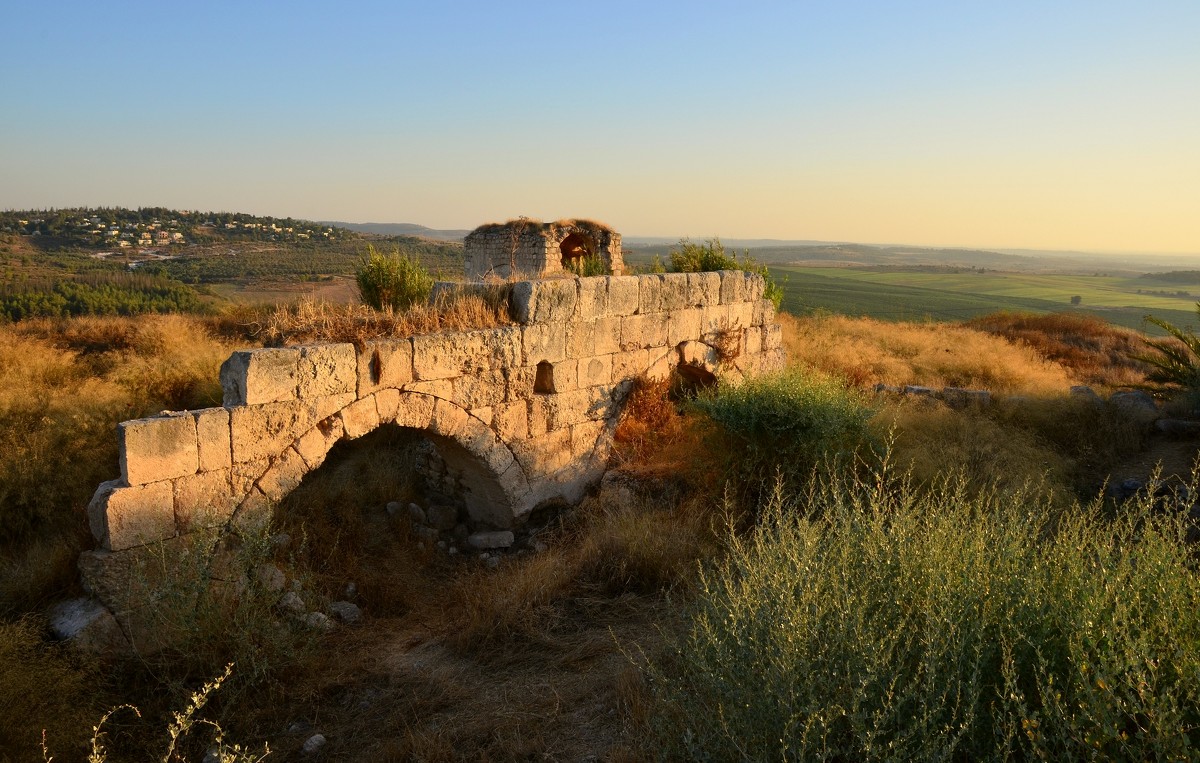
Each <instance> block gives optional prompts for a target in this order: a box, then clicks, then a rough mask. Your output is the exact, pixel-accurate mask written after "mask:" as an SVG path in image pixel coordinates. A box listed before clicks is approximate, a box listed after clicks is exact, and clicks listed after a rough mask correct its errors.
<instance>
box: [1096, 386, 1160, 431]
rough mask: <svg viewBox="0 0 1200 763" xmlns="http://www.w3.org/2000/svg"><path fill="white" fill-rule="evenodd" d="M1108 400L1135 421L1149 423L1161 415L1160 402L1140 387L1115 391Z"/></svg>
mask: <svg viewBox="0 0 1200 763" xmlns="http://www.w3.org/2000/svg"><path fill="white" fill-rule="evenodd" d="M1108 402H1110V403H1112V404H1113V406H1115V407H1116V409H1117V410H1118V411H1120V412H1121V413H1122V414H1124V415H1125V416H1127V417H1128V418H1130V419H1134V420H1135V421H1141V422H1146V423H1148V422H1151V421H1154V420H1155V419H1157V418H1158V416H1159V412H1158V404H1157V403H1155V402H1154V398H1153V397H1151V396H1150V393H1148V392H1144V391H1142V390H1140V389H1137V390H1127V391H1122V392H1114V393H1112V395H1110V396H1109V398H1108Z"/></svg>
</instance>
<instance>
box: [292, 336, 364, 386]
mask: <svg viewBox="0 0 1200 763" xmlns="http://www.w3.org/2000/svg"><path fill="white" fill-rule="evenodd" d="M298 349H299V350H300V362H299V364H298V369H297V373H296V396H297V397H299V398H301V399H307V398H311V397H317V396H320V395H342V394H345V393H347V392H350V393H356V391H357V387H358V361H357V358H356V357H355V353H354V345H352V344H345V343H341V344H312V345H306V346H303V347H300V348H298Z"/></svg>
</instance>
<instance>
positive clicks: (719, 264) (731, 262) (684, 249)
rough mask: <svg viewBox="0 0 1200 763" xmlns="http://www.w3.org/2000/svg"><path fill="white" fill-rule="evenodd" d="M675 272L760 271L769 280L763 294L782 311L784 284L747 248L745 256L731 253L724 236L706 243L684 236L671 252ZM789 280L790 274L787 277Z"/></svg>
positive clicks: (757, 272) (765, 279)
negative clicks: (727, 249) (726, 247)
mask: <svg viewBox="0 0 1200 763" xmlns="http://www.w3.org/2000/svg"><path fill="white" fill-rule="evenodd" d="M670 257H671V272H673V273H702V272H707V271H714V270H744V271H746V272H747V273H756V274H758V275H760V276H762V277H763V280H764V281H765V282H766V291H765V292H764V294H763V296H764V297H766V298H767V299H769V300H771V302H772V303H774V305H775V309H776V310H778V309H779V306H780V305H781V304H783V286H782V285H780V284H779V283H777V282H776V281H775V276H773V275H772V274H771V271H770V270H769V269H768V268H767V266H766V265H760V264H759V263H758V262H756V261H755V260H754V258H753V257H751V256H750V253H749V252H748V251H743V252H742V254H741V257H739V256H738V254H737V252H727V251H726V250H725V245H724V244H722V243H721V239H719V238H716V237H713V238H711V239H709V240H708V241H705V242H704V243H702V244H698V243H695V242H694V241H691V240H690V239H686V238H683V239H680V240H679V245H678V248H676V249H672V250H671V251H670ZM784 280H785V283H786V277H785V279H784Z"/></svg>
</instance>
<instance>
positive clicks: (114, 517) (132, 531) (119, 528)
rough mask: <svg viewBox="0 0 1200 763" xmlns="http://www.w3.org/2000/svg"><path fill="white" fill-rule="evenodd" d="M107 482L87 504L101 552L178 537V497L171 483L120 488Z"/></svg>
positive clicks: (163, 482)
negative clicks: (176, 518)
mask: <svg viewBox="0 0 1200 763" xmlns="http://www.w3.org/2000/svg"><path fill="white" fill-rule="evenodd" d="M118 485H119V482H118V481H117V480H112V481H109V482H105V483H103V484H102V485H100V487H99V488H98V489H97V490H96V494H95V495H94V496H93V497H92V500H91V503H89V504H88V524H89V525H91V528H92V535H93V536H95V538H96V542H97V543H99V544H100V547H101V548H104V549H106V550H109V551H121V550H123V549H127V548H133V547H134V546H141V545H145V544H147V543H153V542H154V541H158V540H163V539H165V538H170V537H173V536H174V535H175V497H174V494H173V490H172V484H171V481H170V480H163V481H161V482H152V483H150V484H148V485H136V486H134V487H119V486H118Z"/></svg>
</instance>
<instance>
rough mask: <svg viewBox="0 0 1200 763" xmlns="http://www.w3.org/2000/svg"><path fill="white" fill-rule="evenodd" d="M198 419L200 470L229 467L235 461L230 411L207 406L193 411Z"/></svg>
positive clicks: (207, 470)
mask: <svg viewBox="0 0 1200 763" xmlns="http://www.w3.org/2000/svg"><path fill="white" fill-rule="evenodd" d="M192 416H193V417H195V419H196V440H197V448H198V456H199V460H200V471H202V472H211V471H216V470H218V469H228V468H229V467H230V465H232V463H233V456H232V452H231V445H230V442H229V411H227V410H226V409H224V408H205V409H203V410H199V411H192Z"/></svg>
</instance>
